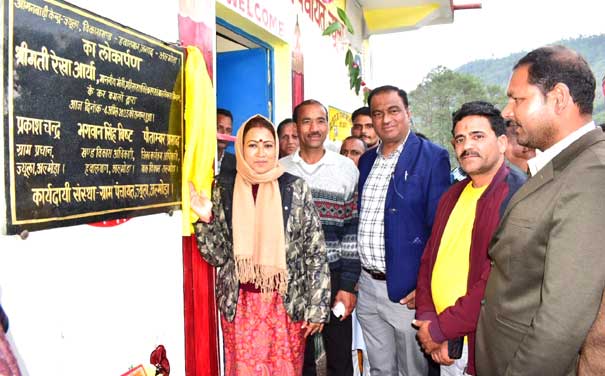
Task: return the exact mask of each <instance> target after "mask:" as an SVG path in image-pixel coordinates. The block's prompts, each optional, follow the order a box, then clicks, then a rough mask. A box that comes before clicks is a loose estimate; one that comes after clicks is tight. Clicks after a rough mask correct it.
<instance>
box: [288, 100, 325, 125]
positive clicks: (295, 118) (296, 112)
mask: <svg viewBox="0 0 605 376" xmlns="http://www.w3.org/2000/svg"><path fill="white" fill-rule="evenodd" d="M312 104H317V105H320V106H321V107H322V108H323V109H324V112H325V113H326V121H328V109H327V108H326V106H324V105H323V104H322V103H321V102H320V101H316V100H315V99H307V100H306V101H302V102H300V103H299V104H298V106H296V107H294V111H292V119H293V120H294V122H295V123H296V124H298V120H299V119H298V111H299V110H300V109H301V108H302V107H305V106H309V105H312Z"/></svg>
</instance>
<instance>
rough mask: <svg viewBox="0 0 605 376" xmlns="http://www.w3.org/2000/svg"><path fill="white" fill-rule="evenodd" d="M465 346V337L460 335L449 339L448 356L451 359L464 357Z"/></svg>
mask: <svg viewBox="0 0 605 376" xmlns="http://www.w3.org/2000/svg"><path fill="white" fill-rule="evenodd" d="M463 347H464V337H458V338H455V339H450V340H448V341H447V356H449V357H450V359H460V358H461V357H462V348H463Z"/></svg>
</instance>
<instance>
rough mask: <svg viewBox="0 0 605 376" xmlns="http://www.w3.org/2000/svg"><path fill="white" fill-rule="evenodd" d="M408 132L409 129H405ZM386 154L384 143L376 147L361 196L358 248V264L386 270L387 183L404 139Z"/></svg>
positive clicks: (375, 269)
mask: <svg viewBox="0 0 605 376" xmlns="http://www.w3.org/2000/svg"><path fill="white" fill-rule="evenodd" d="M408 135H409V132H408ZM407 139H408V136H406V137H405V139H404V141H403V143H401V145H399V147H397V149H396V150H395V151H393V152H392V153H390V154H389V155H387V156H384V155H383V154H382V148H383V146H384V144H380V145H379V146H378V147H377V148H376V153H377V154H378V155H377V156H376V160H375V161H374V164H373V165H372V170H371V171H370V173H369V175H368V178H367V180H366V182H365V184H364V187H363V193H362V195H361V208H360V209H359V230H358V232H357V247H358V251H359V258H360V260H361V265H362V266H363V267H364V268H366V269H371V270H374V271H378V272H383V273H384V272H386V262H385V254H384V207H385V203H386V198H387V190H388V188H389V183H390V181H391V179H392V178H393V173H394V172H395V166H396V165H397V161H399V156H400V155H401V152H402V151H403V147H404V145H405V142H406V141H407Z"/></svg>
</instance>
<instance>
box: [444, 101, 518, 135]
mask: <svg viewBox="0 0 605 376" xmlns="http://www.w3.org/2000/svg"><path fill="white" fill-rule="evenodd" d="M473 115H476V116H483V117H485V118H487V120H489V124H490V125H491V127H492V130H493V131H494V133H495V134H496V137H498V136H502V135H503V134H506V123H505V122H504V118H503V117H502V114H501V113H500V110H498V109H497V108H496V106H494V105H493V104H491V103H489V102H484V101H473V102H467V103H465V104H463V105H462V107H460V109H459V110H457V111H456V112H454V113H453V114H452V136H455V134H454V129H455V128H456V124H458V122H459V121H460V120H462V119H464V118H465V117H467V116H473Z"/></svg>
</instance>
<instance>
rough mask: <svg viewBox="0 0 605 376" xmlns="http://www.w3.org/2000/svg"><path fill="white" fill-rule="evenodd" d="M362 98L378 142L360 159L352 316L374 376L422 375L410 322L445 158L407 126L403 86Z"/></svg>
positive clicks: (445, 182)
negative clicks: (358, 265) (356, 280)
mask: <svg viewBox="0 0 605 376" xmlns="http://www.w3.org/2000/svg"><path fill="white" fill-rule="evenodd" d="M368 103H369V105H370V112H371V116H372V122H373V124H374V129H375V130H376V133H378V136H379V137H380V139H381V141H382V143H381V145H380V146H379V147H378V148H376V149H371V150H368V151H367V152H366V153H365V154H364V155H363V156H362V157H361V159H360V160H359V174H360V176H359V187H358V189H359V204H358V208H359V231H358V238H357V239H358V251H359V257H360V260H361V264H362V269H363V270H362V273H361V276H360V278H359V296H358V302H357V315H358V317H359V322H360V324H361V327H362V329H363V334H364V340H365V342H366V346H367V352H368V357H369V361H370V367H371V373H372V375H373V376H374V375H389V376H393V375H426V374H427V360H426V358H425V357H424V355H423V354H422V352H421V351H420V349H419V347H418V345H417V343H416V338H415V335H416V330H415V329H414V328H412V326H411V322H412V320H413V319H414V314H415V311H414V307H415V305H414V294H415V291H414V290H415V288H416V277H417V275H418V268H419V265H420V257H421V256H422V251H423V250H424V246H425V243H426V241H427V239H428V237H429V235H430V233H431V227H432V225H433V219H434V216H435V210H436V208H437V203H438V202H439V198H440V197H441V194H442V193H443V192H445V190H446V189H447V188H448V186H449V172H450V163H449V157H448V153H447V151H446V150H445V149H443V148H441V147H439V146H437V145H435V144H432V143H431V142H429V141H426V140H423V139H420V138H418V137H417V136H416V135H415V134H414V132H411V131H410V110H409V107H408V98H407V94H406V92H405V91H403V90H401V89H399V88H397V87H394V86H381V87H378V88H376V89H374V90H373V91H372V92H371V93H370V95H369V97H368Z"/></svg>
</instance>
